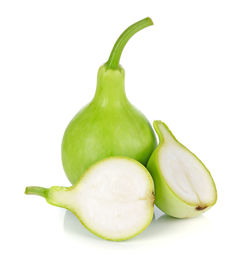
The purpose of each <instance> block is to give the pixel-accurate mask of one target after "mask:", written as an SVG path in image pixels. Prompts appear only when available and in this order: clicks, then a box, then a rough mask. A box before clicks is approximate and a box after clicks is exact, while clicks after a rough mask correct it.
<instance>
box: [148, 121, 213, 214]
mask: <svg viewBox="0 0 250 261" xmlns="http://www.w3.org/2000/svg"><path fill="white" fill-rule="evenodd" d="M159 124H163V125H164V126H165V128H166V129H167V130H168V132H169V133H170V134H171V136H172V138H173V139H174V140H175V141H176V142H177V143H178V144H179V145H180V146H182V147H183V148H184V149H185V150H187V151H189V152H190V153H191V154H192V155H193V156H194V157H195V158H196V159H197V160H198V161H199V162H200V163H201V164H202V166H203V167H204V168H205V169H206V171H207V173H208V174H209V175H210V177H211V180H212V182H213V185H214V188H215V200H214V202H212V203H211V204H210V205H209V206H207V207H206V208H205V209H204V210H196V207H198V205H197V204H192V203H190V202H187V201H185V200H183V199H182V198H180V197H179V196H178V195H177V194H176V193H175V192H174V191H173V190H172V189H171V188H170V187H169V185H168V183H167V181H166V179H165V178H164V176H163V174H162V172H161V169H160V163H159V153H160V149H161V147H162V146H164V143H165V140H164V137H163V135H162V133H161V131H160V129H159V126H158V125H159ZM153 126H154V128H155V130H156V132H157V134H158V136H159V145H158V147H157V148H156V149H155V151H154V152H153V153H152V155H151V157H150V159H149V161H148V164H147V169H148V170H149V172H150V174H151V175H152V177H153V180H154V184H155V204H156V206H157V207H158V208H159V209H161V210H162V211H163V212H165V213H166V214H168V215H169V216H172V217H176V218H189V217H195V216H198V215H200V214H202V213H204V212H205V211H207V210H208V209H209V208H211V207H212V206H213V205H214V204H215V203H216V201H217V190H216V186H215V183H214V180H213V178H212V176H211V173H210V172H209V170H208V169H207V168H206V166H205V165H204V164H203V162H202V161H201V160H200V159H199V158H198V157H197V156H196V155H195V154H194V153H192V152H191V151H190V150H188V149H187V148H186V147H185V146H184V145H182V144H181V143H180V142H179V141H178V140H177V139H176V138H175V137H174V135H173V134H172V132H171V131H170V130H169V128H168V127H167V125H166V124H165V123H164V122H161V121H154V124H153Z"/></svg>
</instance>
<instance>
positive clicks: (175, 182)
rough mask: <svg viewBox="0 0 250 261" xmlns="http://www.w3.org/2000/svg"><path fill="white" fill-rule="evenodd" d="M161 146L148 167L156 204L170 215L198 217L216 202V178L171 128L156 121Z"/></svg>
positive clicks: (155, 126)
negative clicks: (153, 184) (175, 135)
mask: <svg viewBox="0 0 250 261" xmlns="http://www.w3.org/2000/svg"><path fill="white" fill-rule="evenodd" d="M154 128H155V130H156V132H157V134H158V136H159V146H158V147H157V148H156V150H155V151H154V152H153V154H152V155H151V157H150V159H149V162H148V164H147V168H148V170H149V171H150V173H151V175H152V177H153V180H154V183H155V195H156V201H155V204H156V205H157V206H158V207H159V208H160V209H161V210H162V211H163V212H165V213H166V214H168V215H170V216H173V217H177V218H186V217H194V216H197V215H199V214H201V213H203V212H205V211H206V210H208V209H209V208H210V207H211V206H213V205H214V204H215V203H216V200H217V192H216V187H215V183H214V181H213V178H212V176H211V174H210V172H209V171H208V169H207V168H206V167H205V165H204V164H203V163H202V162H201V161H200V160H199V159H198V158H197V157H196V156H195V155H194V154H193V153H192V152H190V151H189V150H188V149H187V148H186V147H185V146H183V145H182V144H181V143H179V142H178V141H177V139H176V138H175V137H174V135H173V134H172V133H171V131H170V130H169V128H168V127H167V125H166V124H165V123H163V122H161V121H155V122H154Z"/></svg>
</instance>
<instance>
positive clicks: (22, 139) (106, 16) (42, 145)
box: [0, 0, 250, 261]
mask: <svg viewBox="0 0 250 261" xmlns="http://www.w3.org/2000/svg"><path fill="white" fill-rule="evenodd" d="M146 16H150V17H151V18H152V19H153V21H154V23H155V25H154V26H152V27H149V28H147V29H145V30H143V31H142V32H140V33H138V34H137V35H136V36H134V37H133V39H131V40H130V41H129V43H128V45H127V46H126V48H125V50H124V52H123V55H122V58H121V64H122V66H123V67H124V68H125V70H126V92H127V96H128V98H129V99H130V101H131V102H132V103H133V104H134V105H135V106H136V107H137V108H139V109H140V110H141V111H142V112H143V113H144V114H145V115H146V116H147V117H148V119H149V120H150V121H151V122H152V121H153V120H155V119H160V120H162V121H165V122H166V123H167V124H168V126H169V128H170V129H171V130H172V131H173V133H174V134H175V136H176V137H177V138H178V139H179V140H180V141H181V142H182V143H183V144H185V145H186V146H187V147H188V148H189V149H190V150H192V151H193V152H194V153H196V155H198V156H199V157H200V158H201V160H203V162H204V163H205V164H206V165H207V167H208V168H209V169H210V171H211V173H212V175H213V177H214V180H215V182H216V184H217V189H218V202H217V204H216V205H215V206H214V207H213V208H212V209H211V210H209V211H208V212H207V213H205V214H204V215H202V216H200V217H198V218H195V219H188V220H177V219H172V218H169V217H167V216H166V215H162V213H160V212H159V211H158V210H156V215H155V219H154V220H153V222H152V224H151V225H150V226H149V227H148V228H147V229H146V230H145V231H144V232H143V233H142V234H140V235H139V236H137V237H135V238H134V239H131V240H129V241H125V242H118V243H115V242H109V241H105V240H103V239H99V238H97V237H96V236H94V235H92V234H90V233H89V232H88V231H87V230H86V229H85V228H84V227H82V226H81V224H80V223H79V222H78V220H77V219H76V218H75V217H74V216H73V215H72V214H71V213H70V212H68V211H66V210H64V209H60V208H56V207H53V206H51V205H48V204H47V203H46V201H45V200H44V199H43V198H39V197H35V196H34V197H32V196H26V195H24V189H25V186H27V185H40V186H45V187H50V186H52V185H64V186H69V185H70V183H69V181H68V180H67V178H66V176H65V174H64V171H63V168H62V164H61V157H60V146H61V140H62V136H63V132H64V129H65V128H66V126H67V124H68V122H69V121H70V120H71V118H72V117H73V116H74V115H75V114H76V112H77V111H78V110H79V109H80V108H81V107H82V106H83V105H84V104H86V103H87V102H89V101H90V100H91V98H92V97H93V95H94V92H95V86H96V75H97V70H98V68H99V66H100V65H102V64H103V63H104V62H106V60H107V58H108V56H109V52H110V51H111V48H112V46H113V44H114V42H115V40H116V39H117V37H118V36H119V34H120V33H121V32H122V31H123V30H124V29H125V28H126V27H127V26H129V25H130V24H132V23H134V22H136V21H137V20H140V19H142V18H144V17H146ZM249 33H250V2H249V0H246V1H243V0H237V1H236V0H235V1H230V0H224V1H223V0H210V1H204V0H196V1H194V0H189V1H186V0H183V1H180V0H175V1H166V0H165V1H157V0H154V1H146V0H144V1H136V0H133V1H128V0H127V1H118V0H113V1H109V0H105V1H97V0H93V1H83V0H81V1H80V0H79V1H74V0H71V1H62V0H60V1H59V0H58V1H55V0H43V1H37V0H36V1H34V0H30V1H27V0H22V1H12V0H6V1H4V0H2V1H1V2H0V125H1V127H0V175H1V179H0V180H1V189H0V193H1V195H0V199H1V201H0V202H1V215H0V219H1V222H0V226H1V227H0V237H1V239H2V240H1V251H0V259H1V260H26V261H29V260H36V261H39V260H52V259H54V260H109V261H112V260H152V259H153V260H160V259H162V260H171V261H173V260H249V259H250V254H249V244H250V243H249V242H250V239H249V233H250V224H249V223H250V211H249V208H250V202H249V201H250V167H249V166H250V164H249V163H250V149H249V148H250V117H249V113H250V102H249V97H250V95H249V93H250V34H249Z"/></svg>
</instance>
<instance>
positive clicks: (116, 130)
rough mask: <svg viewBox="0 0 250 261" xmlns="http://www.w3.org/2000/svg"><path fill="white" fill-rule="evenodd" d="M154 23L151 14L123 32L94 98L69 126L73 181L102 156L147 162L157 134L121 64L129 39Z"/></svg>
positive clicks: (67, 159)
mask: <svg viewBox="0 0 250 261" xmlns="http://www.w3.org/2000/svg"><path fill="white" fill-rule="evenodd" d="M152 24H153V22H152V20H151V19H150V18H145V19H143V20H141V21H139V22H137V23H135V24H133V25H131V26H130V27H128V28H127V29H126V30H125V31H124V32H123V33H122V34H121V36H120V37H119V38H118V40H117V41H116V43H115V45H114V47H113V49H112V52H111V54H110V57H109V60H108V61H107V63H105V64H104V65H102V66H101V67H100V69H99V71H98V76H97V88H96V93H95V96H94V98H93V100H92V101H91V102H90V103H89V104H88V105H86V106H85V107H84V108H83V109H82V110H80V111H79V112H78V113H77V114H76V116H75V117H74V118H73V119H72V120H71V122H70V123H69V125H68V127H67V129H66V130H65V133H64V137H63V141H62V162H63V167H64V170H65V172H66V175H67V177H68V179H69V180H70V182H71V183H72V184H75V183H76V182H77V181H78V180H79V178H80V177H81V175H82V174H83V172H84V171H85V170H86V169H87V168H88V167H90V166H91V165H92V164H94V163H95V162H97V161H99V160H101V159H104V158H107V157H109V156H127V157H130V158H133V159H136V160H137V161H139V162H141V163H142V164H143V165H146V164H147V161H148V159H149V157H150V155H151V153H152V152H153V150H154V149H155V147H156V138H155V135H154V132H153V129H152V127H151V125H150V123H149V122H148V120H147V119H146V118H145V116H144V115H143V114H142V113H141V112H140V111H138V110H137V109H136V108H135V107H134V106H133V105H132V104H131V103H130V102H129V101H128V99H127V97H126V94H125V89H124V70H123V68H122V67H121V66H120V65H119V60H120V57H121V53H122V50H123V48H124V46H125V45H126V43H127V41H128V40H129V39H130V38H131V37H132V36H133V35H134V34H135V33H136V32H138V31H140V30H141V29H143V28H145V27H147V26H150V25H152Z"/></svg>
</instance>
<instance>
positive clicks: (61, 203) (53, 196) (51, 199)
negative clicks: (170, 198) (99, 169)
mask: <svg viewBox="0 0 250 261" xmlns="http://www.w3.org/2000/svg"><path fill="white" fill-rule="evenodd" d="M111 158H117V159H127V160H129V161H132V162H133V163H134V164H137V165H140V167H141V168H143V169H144V170H145V175H147V176H148V179H149V180H150V182H151V186H152V191H153V192H154V182H153V180H152V177H151V175H150V174H149V172H148V170H147V169H146V168H145V167H144V166H143V165H141V164H140V163H139V162H138V161H136V160H133V159H131V158H127V157H110V158H106V159H103V160H101V161H99V162H97V163H95V164H93V165H92V166H91V167H90V168H88V170H86V172H84V174H83V175H82V176H81V178H80V179H79V180H78V182H77V183H76V184H74V185H73V186H71V187H60V186H53V187H51V188H43V187H38V186H30V187H26V189H25V194H27V195H37V196H41V197H44V198H45V199H46V201H47V202H48V203H49V204H51V205H53V206H56V207H61V208H65V209H67V210H69V211H71V212H72V213H73V214H74V215H75V216H76V217H77V218H78V219H79V221H80V222H81V224H82V225H83V226H84V227H85V228H86V229H88V230H89V231H90V232H91V233H93V234H95V235H96V236H98V237H100V238H103V239H106V240H111V241H124V240H128V239H130V238H133V237H135V236H136V235H138V234H140V233H141V232H142V231H144V230H145V229H146V228H147V227H148V226H149V224H150V223H151V221H152V219H153V214H154V199H155V197H154V194H152V209H151V218H150V219H149V220H148V223H147V224H146V226H145V227H144V228H143V229H141V230H139V231H137V232H136V233H135V234H133V235H131V236H130V237H124V238H119V239H114V238H108V237H104V236H102V235H101V234H99V233H98V231H95V230H92V229H91V228H89V227H88V226H87V225H86V224H85V221H84V219H82V218H81V217H80V216H79V215H78V213H77V209H75V208H74V207H72V205H71V204H70V203H68V202H67V200H62V198H64V197H65V196H64V195H65V193H67V192H70V191H72V190H74V188H76V187H77V185H78V184H79V183H81V181H82V180H83V179H84V178H85V176H86V175H88V172H89V171H90V170H91V169H92V168H94V167H95V166H96V165H97V164H101V163H102V162H104V161H106V160H109V159H111ZM65 198H66V197H65Z"/></svg>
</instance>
